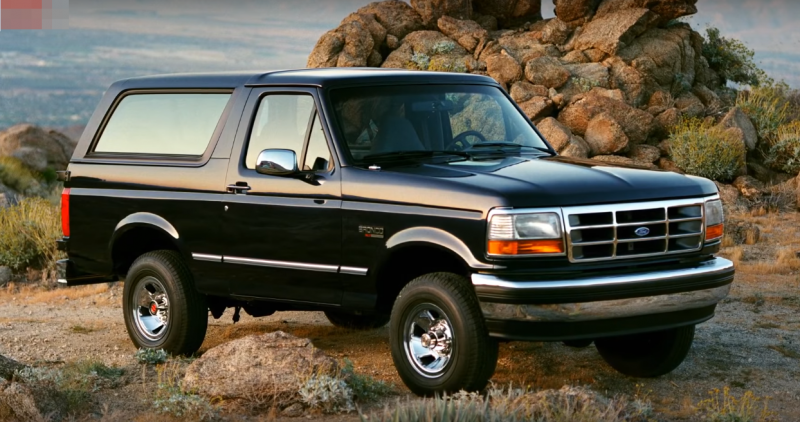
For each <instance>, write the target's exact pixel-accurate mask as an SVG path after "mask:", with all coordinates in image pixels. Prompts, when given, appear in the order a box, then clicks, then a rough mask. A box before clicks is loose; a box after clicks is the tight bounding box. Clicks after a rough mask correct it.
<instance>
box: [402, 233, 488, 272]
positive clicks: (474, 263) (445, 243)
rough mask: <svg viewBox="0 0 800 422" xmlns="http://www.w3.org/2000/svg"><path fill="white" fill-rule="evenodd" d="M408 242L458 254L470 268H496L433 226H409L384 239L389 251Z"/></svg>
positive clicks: (449, 234)
mask: <svg viewBox="0 0 800 422" xmlns="http://www.w3.org/2000/svg"><path fill="white" fill-rule="evenodd" d="M410 243H416V244H419V243H428V244H432V245H436V246H439V247H441V248H444V249H446V250H448V251H450V252H452V253H454V254H456V255H457V256H459V257H460V258H461V259H462V260H463V261H464V262H465V263H466V264H467V265H468V266H469V267H470V268H472V269H476V270H490V269H495V268H497V266H495V265H492V264H487V263H485V262H481V261H479V260H478V259H476V258H475V256H474V255H472V251H470V250H469V248H468V247H467V245H466V244H464V242H462V241H461V239H459V238H458V237H456V236H455V235H453V234H452V233H450V232H447V231H444V230H442V229H437V228H435V227H411V228H408V229H405V230H401V231H399V232H397V233H395V234H394V235H392V237H390V238H389V239H388V240H387V241H386V248H387V249H388V250H389V251H391V250H393V249H395V248H397V247H400V246H403V245H406V244H410Z"/></svg>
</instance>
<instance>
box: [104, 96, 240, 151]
mask: <svg viewBox="0 0 800 422" xmlns="http://www.w3.org/2000/svg"><path fill="white" fill-rule="evenodd" d="M230 97H231V94H230V93H207V94H204V93H186V94H150V93H148V94H131V95H128V96H126V97H124V98H123V99H122V101H121V102H120V103H119V104H118V105H117V108H116V109H115V110H114V114H113V115H112V116H111V119H110V120H109V121H108V123H106V126H105V128H104V129H103V133H102V135H101V136H100V139H99V140H98V141H97V145H96V146H95V148H94V152H101V153H123V154H158V155H196V156H200V155H203V153H204V152H205V150H206V148H207V147H208V144H209V142H210V141H211V136H212V135H213V134H214V130H215V129H216V127H217V123H218V122H219V120H220V117H221V116H222V112H223V111H224V110H225V105H226V104H227V103H228V100H229V99H230Z"/></svg>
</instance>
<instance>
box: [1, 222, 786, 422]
mask: <svg viewBox="0 0 800 422" xmlns="http://www.w3.org/2000/svg"><path fill="white" fill-rule="evenodd" d="M754 220H755V221H756V222H757V223H759V224H760V225H762V227H766V228H765V229H764V230H763V233H762V240H761V241H760V242H759V244H756V245H745V246H735V247H729V248H726V249H725V250H724V251H723V255H727V256H732V259H734V261H735V262H736V263H737V268H741V270H740V271H739V272H738V273H737V278H736V281H735V282H734V287H733V289H732V291H731V295H730V296H729V297H728V298H727V299H725V300H724V301H723V302H722V303H721V304H720V305H719V306H718V307H717V313H716V316H715V317H714V318H713V319H711V320H710V321H708V322H706V323H703V324H701V325H699V326H698V327H697V332H696V336H695V340H694V345H693V348H692V350H691V352H690V353H689V356H688V357H687V359H686V361H685V362H684V363H683V364H682V365H681V366H680V367H678V368H677V369H676V370H675V371H673V372H672V373H670V374H668V375H665V376H662V377H660V378H656V379H635V378H630V377H626V376H623V375H621V374H619V373H617V372H615V371H614V370H613V369H611V368H610V367H609V366H608V365H606V364H605V363H604V362H603V360H602V359H601V358H600V356H599V354H598V353H597V351H596V350H595V349H594V347H587V348H584V349H573V348H570V347H567V346H564V345H562V344H560V343H521V342H510V343H504V344H502V345H501V349H500V358H499V362H498V366H497V371H496V372H495V374H494V377H493V378H492V382H494V383H496V384H500V385H508V384H509V383H511V384H513V385H515V386H529V387H531V388H535V389H540V388H560V387H561V386H563V385H565V384H568V385H586V386H589V387H590V388H592V389H594V390H596V391H598V392H601V393H603V394H605V395H607V396H613V395H616V394H625V395H628V396H631V395H633V394H635V393H636V392H637V391H639V392H644V393H647V394H648V395H649V399H650V400H651V401H652V403H653V405H654V408H655V410H656V412H657V415H658V416H657V418H658V419H657V420H677V421H683V420H696V418H697V414H696V411H695V410H694V408H693V405H695V404H697V403H698V402H699V401H701V400H703V399H705V398H708V397H709V391H710V390H712V389H714V388H719V389H722V388H723V387H725V386H728V387H730V389H731V392H732V393H733V394H734V395H736V396H741V395H742V394H743V393H744V392H745V391H752V392H753V393H754V394H755V395H756V396H759V397H769V407H770V409H771V410H773V411H774V412H775V417H776V419H777V420H780V421H798V420H800V275H798V274H800V261H797V262H795V261H791V262H789V263H788V264H787V263H784V264H785V265H777V264H775V265H772V264H771V262H772V261H771V260H774V259H775V257H776V256H780V255H781V254H782V253H783V252H781V251H782V250H786V248H795V246H796V242H800V240H798V241H795V240H780V241H779V240H778V239H777V238H776V237H777V236H778V235H779V233H780V236H781V239H784V237H785V236H786V234H785V233H784V232H783V231H781V225H786V227H787V230H788V227H791V233H792V235H794V234H795V233H794V231H795V228H796V227H798V224H797V223H798V219H797V217H796V216H793V217H792V218H791V219H775V218H772V217H761V218H755V219H754ZM771 236H772V237H771ZM792 237H794V238H795V239H800V237H797V236H792ZM764 245H769V246H764ZM794 250H800V246H797V247H796V248H795V249H794ZM783 255H785V253H783ZM793 256H794V254H793ZM793 259H797V258H793ZM121 295H122V283H113V284H111V285H109V284H103V285H98V286H87V287H79V288H71V289H69V291H65V290H61V289H56V290H53V291H48V292H44V293H42V292H35V291H33V290H26V289H22V290H20V291H17V292H16V293H14V294H11V293H8V292H6V293H3V294H0V354H2V355H5V356H8V357H11V358H13V359H16V360H19V361H21V362H23V363H26V364H31V365H39V366H50V365H52V366H57V365H60V364H63V363H64V362H71V361H79V360H82V359H95V360H100V361H102V362H104V363H106V364H107V365H113V366H117V367H121V368H124V369H125V375H124V377H123V379H122V381H121V382H120V383H119V386H118V387H116V388H111V389H105V390H103V391H100V392H98V393H97V394H98V395H97V399H96V403H95V405H94V408H93V409H92V411H91V412H89V416H90V417H91V415H101V414H106V415H109V414H111V415H121V416H122V415H124V417H123V419H126V420H131V419H133V420H158V419H157V418H156V419H153V415H152V411H151V410H150V404H151V403H152V388H151V387H152V385H151V384H152V382H153V376H154V375H153V374H152V370H150V373H148V372H147V371H148V370H145V371H144V372H142V369H141V368H142V367H141V366H140V365H138V364H137V363H136V361H135V359H134V357H133V354H134V352H135V351H136V349H135V348H134V346H133V345H132V343H131V342H130V340H129V339H128V335H127V332H126V331H125V325H124V323H123V316H122V311H121ZM231 316H232V312H231V310H228V311H227V312H226V313H225V315H223V317H222V318H221V319H219V320H214V319H210V324H209V329H208V334H207V336H206V339H205V342H204V343H203V346H202V348H201V350H200V353H202V352H204V351H206V350H208V349H209V348H211V347H214V346H216V345H219V344H221V343H224V342H226V341H230V340H232V339H236V338H240V337H243V336H246V335H249V334H255V333H264V332H270V331H275V330H282V331H285V332H288V333H291V334H294V335H296V336H300V337H308V338H310V339H312V340H313V342H314V344H315V345H316V346H317V347H319V348H321V349H322V350H324V351H325V352H326V353H328V354H329V355H331V356H333V357H334V358H336V359H339V360H344V358H348V359H350V360H352V361H353V362H354V365H355V368H356V370H357V371H358V372H360V373H364V374H368V375H371V376H373V377H375V378H377V379H380V380H383V381H386V382H389V383H392V384H394V386H395V391H396V395H395V396H392V397H388V398H387V399H385V400H384V401H383V402H382V403H378V404H376V405H374V406H373V407H372V408H373V409H374V408H380V407H381V406H383V405H391V404H392V403H394V402H395V401H396V400H397V399H398V398H400V399H404V398H405V397H406V396H409V395H410V393H409V391H408V390H407V389H406V388H405V386H404V385H403V384H402V381H401V380H400V378H399V377H398V376H397V373H396V371H395V369H394V366H393V364H392V361H391V357H390V353H389V343H388V328H387V327H384V328H381V329H376V330H371V331H366V332H360V331H353V330H345V329H341V328H336V327H333V326H332V325H331V324H330V323H328V321H327V320H326V318H325V316H324V315H323V314H322V313H318V312H279V313H276V314H275V315H272V316H269V317H264V318H252V317H249V316H247V315H246V314H244V313H243V315H242V319H241V321H239V322H238V323H236V324H233V322H232V320H231ZM368 410H369V409H368ZM231 412H233V413H231ZM231 412H228V413H224V414H223V415H224V416H225V417H226V418H227V419H229V420H241V419H243V418H246V417H247V418H255V419H253V420H258V419H259V417H258V416H253V415H249V416H245V415H237V414H236V413H235V410H231ZM98 417H99V416H98ZM315 418H317V417H315ZM319 418H321V417H319ZM112 419H113V418H112ZM325 419H326V420H328V419H329V418H325ZM337 419H340V420H358V418H357V416H355V415H352V414H351V415H345V416H342V417H338V418H337Z"/></svg>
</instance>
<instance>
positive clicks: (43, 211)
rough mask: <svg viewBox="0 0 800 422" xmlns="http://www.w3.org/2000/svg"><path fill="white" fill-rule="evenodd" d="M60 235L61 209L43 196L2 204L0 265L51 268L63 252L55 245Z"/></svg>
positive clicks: (18, 268)
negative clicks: (13, 203) (6, 204)
mask: <svg viewBox="0 0 800 422" xmlns="http://www.w3.org/2000/svg"><path fill="white" fill-rule="evenodd" d="M59 238H61V211H60V208H59V206H58V205H53V204H52V203H51V202H49V201H47V200H45V199H42V198H24V199H22V200H20V201H19V203H17V204H16V205H12V206H9V207H6V208H0V265H5V266H8V267H11V268H13V269H15V270H20V269H24V268H25V267H26V266H28V265H38V266H41V267H42V268H45V269H47V270H52V269H53V268H54V266H55V262H56V260H57V259H58V258H59V257H60V256H61V255H62V253H61V252H59V251H58V249H57V247H56V240H58V239H59Z"/></svg>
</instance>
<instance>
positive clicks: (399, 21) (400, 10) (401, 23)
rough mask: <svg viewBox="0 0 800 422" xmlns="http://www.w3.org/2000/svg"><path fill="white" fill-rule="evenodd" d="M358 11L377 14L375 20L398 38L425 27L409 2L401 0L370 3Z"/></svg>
mask: <svg viewBox="0 0 800 422" xmlns="http://www.w3.org/2000/svg"><path fill="white" fill-rule="evenodd" d="M356 13H360V14H372V15H375V20H377V21H378V23H379V24H381V26H383V27H384V28H386V33H387V34H389V35H392V36H393V37H395V38H396V39H398V40H402V39H403V38H404V37H405V36H406V35H408V34H410V33H412V32H414V31H419V30H420V29H423V28H424V25H423V24H422V18H421V17H420V15H419V13H417V12H416V11H415V10H414V9H413V8H412V7H411V6H409V5H408V3H406V2H403V1H400V0H384V1H380V2H374V3H370V4H368V5H366V6H364V7H362V8H360V9H358V11H357V12H356Z"/></svg>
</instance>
